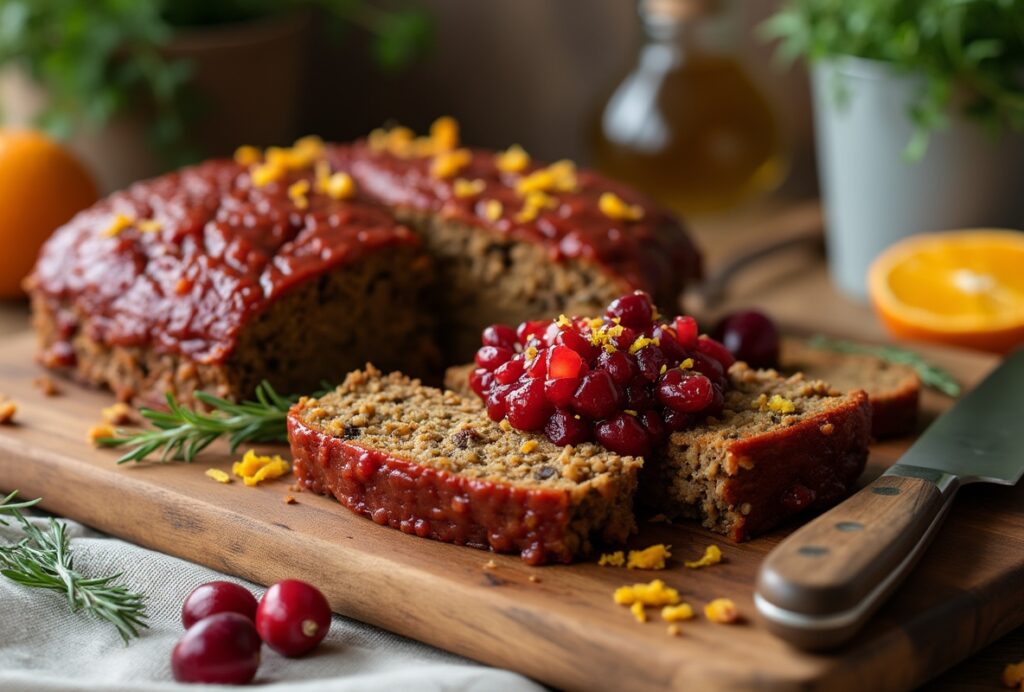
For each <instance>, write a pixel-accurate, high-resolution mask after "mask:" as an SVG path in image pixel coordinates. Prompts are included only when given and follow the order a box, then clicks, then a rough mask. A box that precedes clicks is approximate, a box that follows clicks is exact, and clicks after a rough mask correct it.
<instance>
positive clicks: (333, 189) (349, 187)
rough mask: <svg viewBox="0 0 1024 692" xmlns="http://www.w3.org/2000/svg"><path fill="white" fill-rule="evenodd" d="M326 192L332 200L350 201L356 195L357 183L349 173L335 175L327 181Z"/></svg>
mask: <svg viewBox="0 0 1024 692" xmlns="http://www.w3.org/2000/svg"><path fill="white" fill-rule="evenodd" d="M324 192H326V193H327V196H328V197H331V198H332V199H348V198H350V197H352V196H353V195H355V194H356V181H354V180H353V179H352V176H350V175H349V174H348V173H341V172H339V173H334V174H333V175H331V177H330V178H328V179H327V182H326V184H325V188H324Z"/></svg>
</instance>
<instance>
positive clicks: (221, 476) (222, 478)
mask: <svg viewBox="0 0 1024 692" xmlns="http://www.w3.org/2000/svg"><path fill="white" fill-rule="evenodd" d="M206 477H207V478H212V479H213V480H215V481H217V482H218V483H225V484H227V483H230V482H231V476H229V475H228V474H226V473H224V472H223V471H221V470H220V469H206Z"/></svg>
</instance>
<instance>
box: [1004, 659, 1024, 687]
mask: <svg viewBox="0 0 1024 692" xmlns="http://www.w3.org/2000/svg"><path fill="white" fill-rule="evenodd" d="M1003 684H1004V685H1006V686H1007V687H1009V688H1010V689H1012V690H1018V689H1024V661H1021V662H1020V663H1008V664H1006V667H1005V668H1003Z"/></svg>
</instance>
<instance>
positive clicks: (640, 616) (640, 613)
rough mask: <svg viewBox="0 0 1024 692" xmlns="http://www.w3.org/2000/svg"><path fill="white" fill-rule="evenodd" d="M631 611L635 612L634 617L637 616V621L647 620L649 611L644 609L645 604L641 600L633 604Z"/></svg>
mask: <svg viewBox="0 0 1024 692" xmlns="http://www.w3.org/2000/svg"><path fill="white" fill-rule="evenodd" d="M629 612H631V613H633V617H635V618H636V621H637V622H647V611H645V610H644V604H643V603H641V602H640V601H637V602H636V603H634V604H633V605H631V606H630V607H629Z"/></svg>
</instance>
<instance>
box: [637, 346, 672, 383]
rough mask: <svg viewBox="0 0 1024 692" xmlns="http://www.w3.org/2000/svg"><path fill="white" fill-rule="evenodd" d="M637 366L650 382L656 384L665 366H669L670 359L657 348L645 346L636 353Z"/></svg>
mask: <svg viewBox="0 0 1024 692" xmlns="http://www.w3.org/2000/svg"><path fill="white" fill-rule="evenodd" d="M636 364H637V365H638V366H639V367H640V372H641V373H642V374H643V376H644V377H646V378H647V380H648V381H649V382H654V381H655V380H656V379H658V377H660V376H661V369H662V367H663V366H665V367H667V366H668V358H666V357H665V354H664V353H662V352H661V349H659V348H658V347H656V346H653V345H652V346H645V347H644V348H642V349H640V350H639V351H637V352H636Z"/></svg>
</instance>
